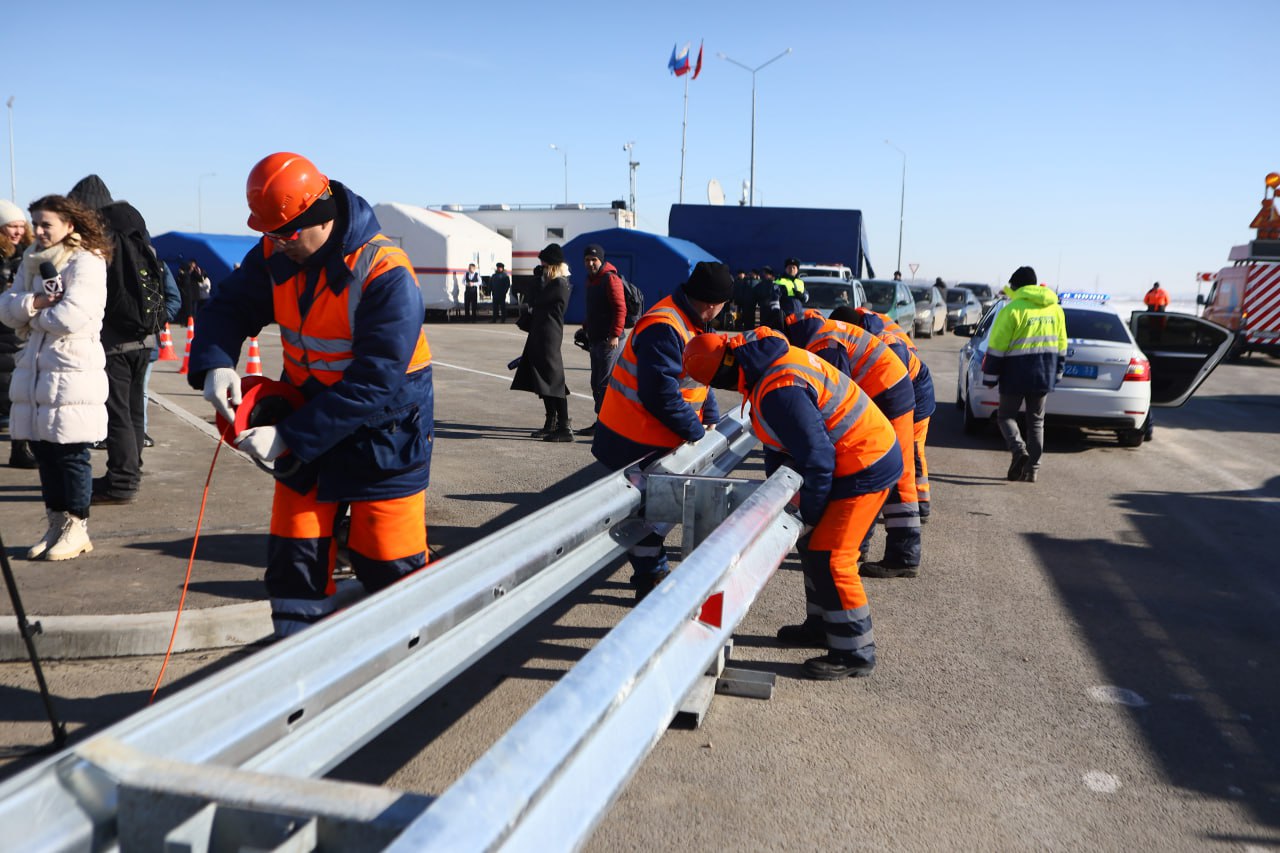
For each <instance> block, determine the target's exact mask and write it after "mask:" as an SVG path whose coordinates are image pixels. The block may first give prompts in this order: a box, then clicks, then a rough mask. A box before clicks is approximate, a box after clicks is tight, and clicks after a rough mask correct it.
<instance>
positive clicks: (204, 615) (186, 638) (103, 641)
mask: <svg viewBox="0 0 1280 853" xmlns="http://www.w3.org/2000/svg"><path fill="white" fill-rule="evenodd" d="M173 617H174V614H173V611H170V612H168V613H127V614H120V615H116V616H28V617H27V618H28V621H30V622H31V623H32V624H33V625H36V624H38V625H39V626H40V629H39V633H37V634H36V635H35V637H34V639H35V646H36V653H37V654H39V655H40V657H41V659H48V660H68V659H73V658H111V657H125V656H128V655H162V654H164V651H165V649H166V648H168V646H169V636H170V634H172V633H173ZM271 633H272V628H271V605H270V604H268V603H267V602H265V601H254V602H250V603H248V604H229V605H226V606H224V607H210V608H207V609H205V610H191V611H187V612H184V613H183V614H182V621H181V622H180V623H179V625H178V635H177V637H175V638H174V642H173V650H174V651H175V652H192V651H200V650H202V649H217V648H223V647H226V646H243V645H246V644H248V643H253V642H257V641H258V640H263V639H265V638H267V637H270V636H271ZM26 658H27V645H26V643H25V642H23V640H22V634H21V633H20V632H19V631H18V626H17V620H13V621H11V622H8V623H6V624H3V625H0V660H3V661H14V660H26Z"/></svg>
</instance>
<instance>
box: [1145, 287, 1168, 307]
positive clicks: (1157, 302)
mask: <svg viewBox="0 0 1280 853" xmlns="http://www.w3.org/2000/svg"><path fill="white" fill-rule="evenodd" d="M1142 301H1143V302H1144V303H1145V304H1146V305H1148V306H1150V307H1152V308H1161V307H1165V306H1167V305H1168V304H1169V294H1168V293H1166V292H1165V290H1164V288H1159V289H1157V290H1148V291H1147V295H1146V296H1144V297H1142Z"/></svg>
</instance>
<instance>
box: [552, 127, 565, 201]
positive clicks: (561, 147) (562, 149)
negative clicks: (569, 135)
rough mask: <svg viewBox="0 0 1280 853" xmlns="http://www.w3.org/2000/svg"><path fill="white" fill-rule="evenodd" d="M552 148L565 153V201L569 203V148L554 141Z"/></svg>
mask: <svg viewBox="0 0 1280 853" xmlns="http://www.w3.org/2000/svg"><path fill="white" fill-rule="evenodd" d="M551 150H552V151H559V152H560V153H561V154H563V155H564V203H565V204H568V203H569V149H567V148H565V147H564V146H563V145H556V144H555V143H554V142H553V143H551Z"/></svg>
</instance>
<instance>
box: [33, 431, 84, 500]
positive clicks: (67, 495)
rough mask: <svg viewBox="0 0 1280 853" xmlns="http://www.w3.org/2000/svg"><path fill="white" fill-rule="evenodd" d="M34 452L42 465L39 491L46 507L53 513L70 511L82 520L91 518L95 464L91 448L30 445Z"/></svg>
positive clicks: (39, 442)
mask: <svg viewBox="0 0 1280 853" xmlns="http://www.w3.org/2000/svg"><path fill="white" fill-rule="evenodd" d="M31 452H32V453H34V454H35V456H36V462H38V463H39V464H40V491H41V492H42V493H43V495H44V505H45V506H47V507H48V508H49V509H51V510H53V511H54V512H69V513H71V514H72V515H75V516H79V517H80V518H88V517H89V498H90V494H91V492H92V491H93V464H92V463H91V462H90V461H89V445H88V444H87V443H86V442H80V443H79V444H54V443H53V442H51V441H33V442H31Z"/></svg>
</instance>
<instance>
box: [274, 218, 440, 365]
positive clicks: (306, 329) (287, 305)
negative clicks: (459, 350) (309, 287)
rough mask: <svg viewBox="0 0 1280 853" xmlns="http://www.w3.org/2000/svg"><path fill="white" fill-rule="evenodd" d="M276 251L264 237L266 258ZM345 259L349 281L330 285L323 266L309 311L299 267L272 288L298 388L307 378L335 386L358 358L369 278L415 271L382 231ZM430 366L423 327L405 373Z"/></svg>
mask: <svg viewBox="0 0 1280 853" xmlns="http://www.w3.org/2000/svg"><path fill="white" fill-rule="evenodd" d="M274 250H275V245H274V244H273V243H272V241H271V240H269V239H266V238H264V239H263V245H262V253H263V256H264V257H265V258H266V259H267V260H268V261H269V260H270V258H271V255H272V254H273V252H274ZM343 263H344V264H345V265H346V266H347V268H348V269H350V270H351V283H350V285H348V286H347V287H344V288H342V289H341V291H339V292H337V293H335V292H334V291H333V289H332V288H330V287H329V286H328V282H327V280H326V279H327V271H326V270H321V271H320V273H319V277H318V279H317V280H316V283H315V287H314V294H313V296H312V298H311V299H310V304H309V305H308V306H307V307H306V308H305V309H304V308H303V307H302V304H303V302H304V291H305V288H306V272H305V271H304V270H301V269H300V270H299V271H298V272H297V274H296V275H294V276H292V277H290V278H289V279H287V280H285V281H283V282H280V283H278V284H277V285H276V286H275V287H274V288H273V289H272V304H273V308H274V312H275V320H276V323H277V324H279V326H280V343H281V349H282V350H283V354H284V372H285V376H286V377H287V378H288V380H289V382H291V383H292V384H294V385H296V386H298V387H299V388H301V387H303V386H304V385H305V384H306V382H307V380H308V379H315V380H316V381H318V382H321V383H323V384H324V385H332V384H334V383H335V382H337V381H338V380H339V379H341V378H342V374H343V371H345V370H346V369H347V368H349V367H350V366H351V364H352V362H353V361H354V359H355V351H354V348H355V345H354V342H353V330H354V329H355V324H356V311H357V310H358V309H359V307H360V298H361V296H363V294H364V289H365V287H367V286H368V284H369V282H370V281H372V280H373V279H375V278H377V277H378V276H380V275H382V274H384V273H386V272H388V271H389V270H391V269H394V268H396V267H401V268H403V269H405V270H407V271H408V272H409V274H410V275H412V274H413V265H412V264H411V263H410V262H409V257H408V255H406V254H405V253H404V250H403V249H401V248H400V247H399V246H397V245H396V244H395V243H393V242H391V241H390V240H388V239H387V238H386V237H385V236H383V235H382V234H378V235H377V236H375V237H374V238H373V239H371V240H369V241H368V242H367V243H365V244H364V245H362V246H361V247H360V248H358V249H356V250H355V251H354V252H351V253H350V254H348V255H346V256H344V257H343ZM269 268H270V267H269V266H268V269H269ZM429 364H431V348H430V347H429V346H428V345H427V336H426V333H425V332H424V331H419V333H418V341H417V344H416V345H415V346H414V351H413V355H412V356H411V357H410V359H409V365H408V367H407V369H406V370H405V373H406V374H408V373H416V372H417V371H419V370H422V369H424V368H425V367H427V366H428V365H429Z"/></svg>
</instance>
